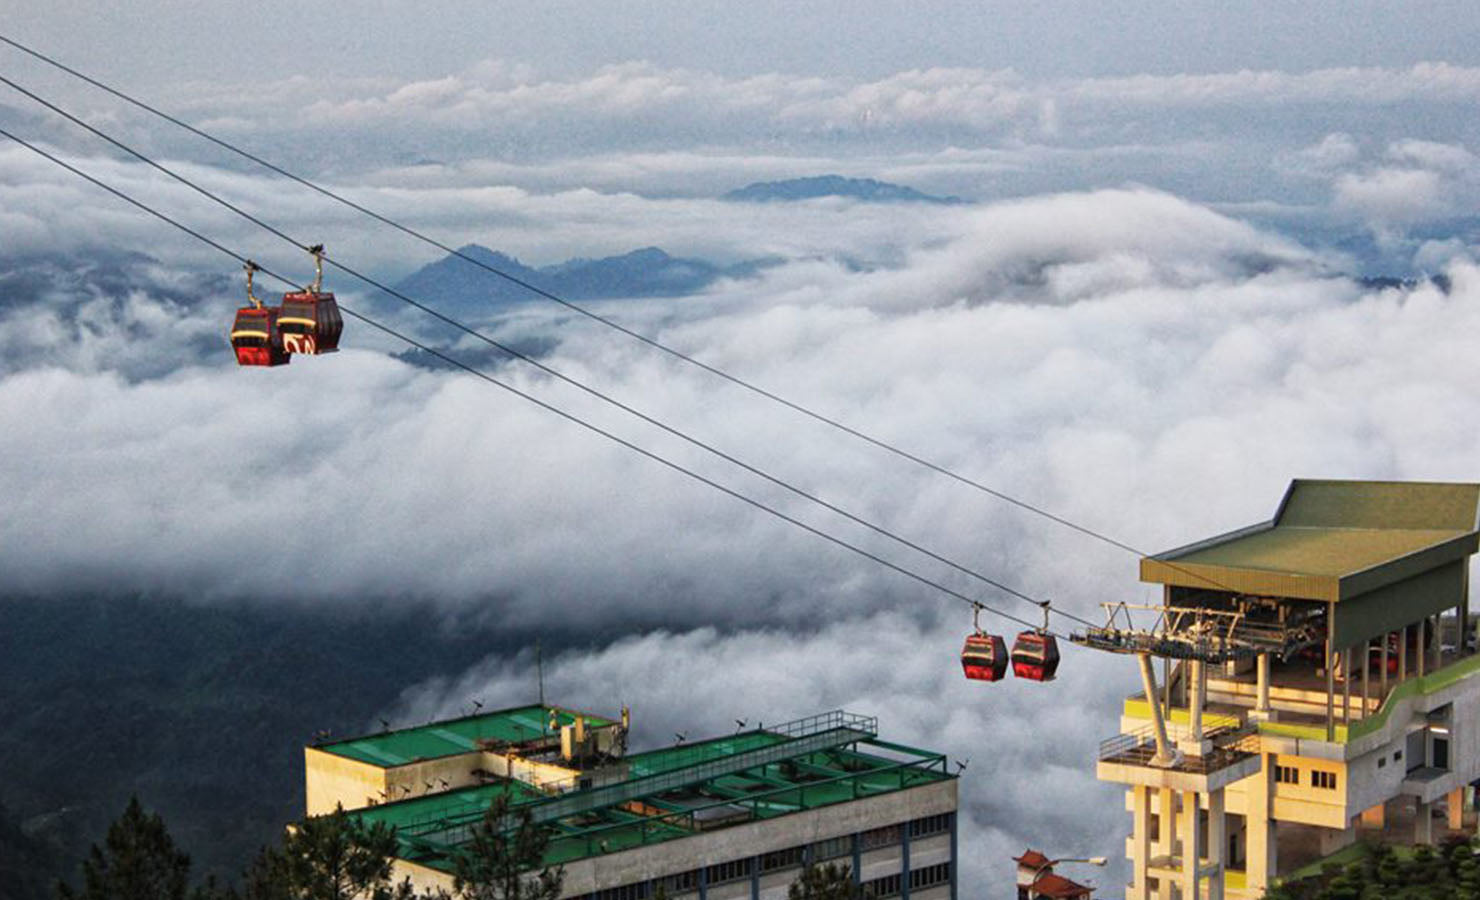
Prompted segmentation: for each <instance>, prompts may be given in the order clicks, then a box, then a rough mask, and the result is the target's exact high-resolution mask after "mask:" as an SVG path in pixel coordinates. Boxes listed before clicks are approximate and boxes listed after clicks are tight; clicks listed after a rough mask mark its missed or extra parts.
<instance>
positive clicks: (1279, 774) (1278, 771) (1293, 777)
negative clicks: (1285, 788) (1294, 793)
mask: <svg viewBox="0 0 1480 900" xmlns="http://www.w3.org/2000/svg"><path fill="white" fill-rule="evenodd" d="M1274 780H1275V783H1276V784H1299V783H1300V770H1299V769H1297V768H1295V767H1294V766H1275V767H1274Z"/></svg>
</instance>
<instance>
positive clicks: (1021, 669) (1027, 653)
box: [1012, 601, 1059, 681]
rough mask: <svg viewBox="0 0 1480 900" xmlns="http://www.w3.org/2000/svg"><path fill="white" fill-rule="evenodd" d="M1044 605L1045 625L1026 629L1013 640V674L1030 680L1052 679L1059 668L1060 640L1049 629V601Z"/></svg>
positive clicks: (1042, 604)
mask: <svg viewBox="0 0 1480 900" xmlns="http://www.w3.org/2000/svg"><path fill="white" fill-rule="evenodd" d="M1039 605H1040V606H1042V607H1043V627H1042V628H1039V629H1035V630H1033V631H1024V632H1022V633H1021V634H1019V635H1018V636H1017V640H1015V641H1013V642H1012V674H1013V675H1015V676H1016V677H1018V678H1026V679H1028V680H1029V681H1052V680H1053V676H1054V673H1055V672H1057V671H1058V670H1059V642H1058V639H1057V638H1055V637H1054V636H1053V635H1052V634H1050V633H1049V631H1048V602H1047V601H1045V602H1043V603H1041V604H1039Z"/></svg>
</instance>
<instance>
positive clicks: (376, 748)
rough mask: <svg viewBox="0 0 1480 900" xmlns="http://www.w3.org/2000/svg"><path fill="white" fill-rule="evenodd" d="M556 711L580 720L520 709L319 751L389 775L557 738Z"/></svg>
mask: <svg viewBox="0 0 1480 900" xmlns="http://www.w3.org/2000/svg"><path fill="white" fill-rule="evenodd" d="M552 711H554V712H555V713H556V715H557V716H558V718H559V724H561V725H570V724H572V723H573V722H574V721H575V717H576V715H577V714H576V713H573V712H571V711H568V710H564V709H557V708H555V707H550V706H539V705H535V706H520V707H515V708H513V709H501V710H498V711H496V712H489V713H480V714H478V715H473V716H465V717H463V718H461V719H449V720H447V721H443V722H432V723H430V724H427V725H419V726H416V727H414V728H400V729H397V730H395V731H385V732H382V733H380V734H370V735H365V736H363V737H357V738H349V739H347V740H343V741H336V742H334V743H331V744H319V745H318V746H317V747H316V749H318V750H322V751H324V752H325V753H332V754H334V755H335V756H343V757H346V758H348V759H354V760H358V761H360V762H364V763H370V764H371V765H374V766H380V767H381V768H387V769H388V768H393V767H395V766H403V765H406V764H408V763H413V762H417V761H419V760H426V759H441V758H443V757H447V756H457V755H459V754H462V753H472V752H474V751H476V750H477V749H478V742H479V741H486V740H495V741H504V742H507V743H521V742H524V741H530V740H536V739H538V738H540V737H542V736H549V737H558V736H559V735H558V733H556V732H551V731H549V723H550V713H551V712H552ZM579 715H580V716H581V718H583V719H585V720H586V723H587V724H588V725H590V726H592V727H595V728H601V727H604V726H608V725H612V724H614V723H613V722H612V721H611V720H610V719H604V718H602V717H600V716H592V715H587V714H586V713H579Z"/></svg>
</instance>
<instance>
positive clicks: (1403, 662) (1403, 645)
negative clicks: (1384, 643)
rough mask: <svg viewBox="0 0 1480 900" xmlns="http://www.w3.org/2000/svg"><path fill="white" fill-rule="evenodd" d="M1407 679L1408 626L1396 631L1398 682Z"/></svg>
mask: <svg viewBox="0 0 1480 900" xmlns="http://www.w3.org/2000/svg"><path fill="white" fill-rule="evenodd" d="M1407 680H1408V626H1407V625H1404V626H1403V630H1402V631H1400V632H1398V683H1399V684H1402V683H1403V682H1405V681H1407Z"/></svg>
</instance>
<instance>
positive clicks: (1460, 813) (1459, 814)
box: [1447, 787, 1465, 831]
mask: <svg viewBox="0 0 1480 900" xmlns="http://www.w3.org/2000/svg"><path fill="white" fill-rule="evenodd" d="M1447 804H1448V810H1447V812H1448V813H1449V822H1448V824H1449V830H1451V831H1459V830H1460V829H1461V828H1464V827H1465V789H1464V788H1462V787H1457V788H1455V789H1454V790H1452V791H1450V792H1449V798H1448V800H1447Z"/></svg>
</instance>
